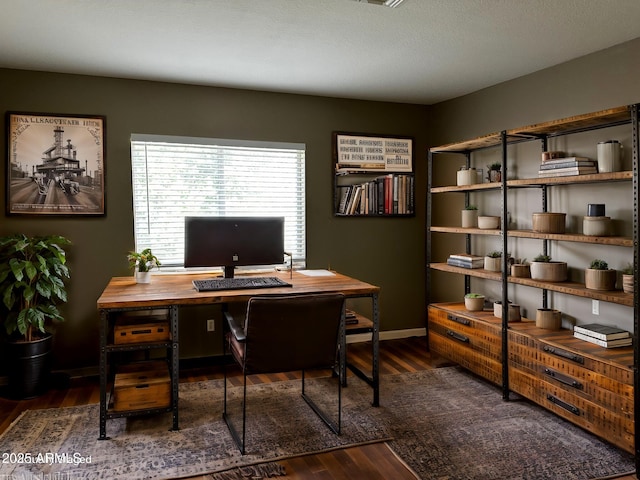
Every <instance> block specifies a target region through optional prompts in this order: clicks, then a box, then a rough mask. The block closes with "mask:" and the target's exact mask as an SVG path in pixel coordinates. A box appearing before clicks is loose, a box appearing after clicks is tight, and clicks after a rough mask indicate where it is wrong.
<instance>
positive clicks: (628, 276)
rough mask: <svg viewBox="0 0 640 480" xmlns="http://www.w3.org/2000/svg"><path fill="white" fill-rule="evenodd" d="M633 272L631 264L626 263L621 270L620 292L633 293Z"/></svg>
mask: <svg viewBox="0 0 640 480" xmlns="http://www.w3.org/2000/svg"><path fill="white" fill-rule="evenodd" d="M634 272H635V268H634V266H633V263H627V266H626V267H624V268H623V269H622V291H623V292H624V293H633V275H634Z"/></svg>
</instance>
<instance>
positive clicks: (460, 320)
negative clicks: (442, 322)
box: [447, 313, 471, 325]
mask: <svg viewBox="0 0 640 480" xmlns="http://www.w3.org/2000/svg"><path fill="white" fill-rule="evenodd" d="M447 320H452V321H454V322H457V323H460V324H462V325H471V320H469V319H467V318H460V317H456V316H455V315H451V314H450V313H448V314H447Z"/></svg>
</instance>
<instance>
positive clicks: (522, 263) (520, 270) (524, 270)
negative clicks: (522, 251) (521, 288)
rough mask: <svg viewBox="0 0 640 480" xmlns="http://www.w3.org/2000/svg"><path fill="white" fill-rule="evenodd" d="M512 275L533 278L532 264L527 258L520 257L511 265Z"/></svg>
mask: <svg viewBox="0 0 640 480" xmlns="http://www.w3.org/2000/svg"><path fill="white" fill-rule="evenodd" d="M511 276H512V277H518V278H531V266H530V265H529V264H528V263H527V259H526V258H523V259H522V260H520V259H518V260H516V261H515V262H514V263H513V264H512V265H511Z"/></svg>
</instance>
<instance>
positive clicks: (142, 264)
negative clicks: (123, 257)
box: [127, 248, 160, 283]
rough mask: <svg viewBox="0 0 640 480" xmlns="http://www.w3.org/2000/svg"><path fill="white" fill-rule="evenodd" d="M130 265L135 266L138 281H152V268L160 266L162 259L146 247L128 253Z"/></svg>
mask: <svg viewBox="0 0 640 480" xmlns="http://www.w3.org/2000/svg"><path fill="white" fill-rule="evenodd" d="M127 260H129V266H130V267H131V268H133V271H134V273H135V277H136V282H137V283H151V269H152V268H154V267H156V268H157V267H159V266H160V260H158V257H156V256H155V255H154V254H153V253H152V252H151V249H150V248H145V249H144V250H142V252H139V253H138V252H129V255H127Z"/></svg>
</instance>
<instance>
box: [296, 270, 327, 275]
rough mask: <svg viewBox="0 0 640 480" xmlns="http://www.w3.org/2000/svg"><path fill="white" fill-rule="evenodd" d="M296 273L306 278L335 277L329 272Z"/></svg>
mask: <svg viewBox="0 0 640 480" xmlns="http://www.w3.org/2000/svg"><path fill="white" fill-rule="evenodd" d="M297 272H298V273H301V274H302V275H306V276H307V277H333V276H334V275H335V273H333V272H332V271H330V270H298V271H297Z"/></svg>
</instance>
